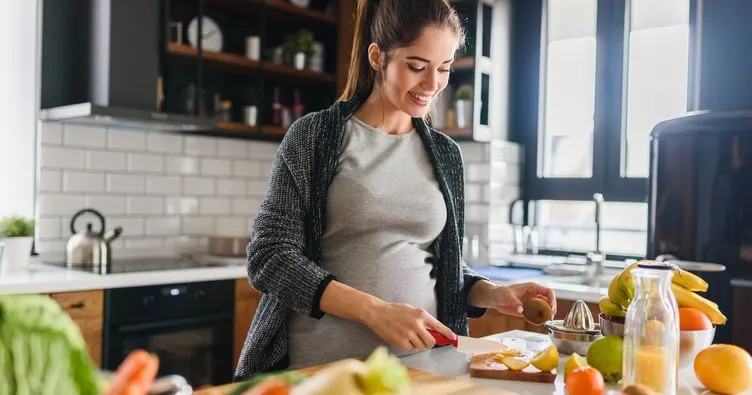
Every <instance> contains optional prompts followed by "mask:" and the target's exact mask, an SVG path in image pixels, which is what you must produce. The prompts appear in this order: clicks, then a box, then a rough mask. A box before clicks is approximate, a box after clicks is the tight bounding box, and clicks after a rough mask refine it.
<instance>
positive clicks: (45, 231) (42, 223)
mask: <svg viewBox="0 0 752 395" xmlns="http://www.w3.org/2000/svg"><path fill="white" fill-rule="evenodd" d="M37 225H38V231H37V235H38V236H39V238H40V239H59V238H61V237H63V233H62V228H61V226H60V218H56V217H42V218H39V221H38V223H37Z"/></svg>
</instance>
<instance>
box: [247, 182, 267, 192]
mask: <svg viewBox="0 0 752 395" xmlns="http://www.w3.org/2000/svg"><path fill="white" fill-rule="evenodd" d="M268 183H269V181H267V180H250V181H248V195H249V196H264V194H265V193H266V187H267V184H268Z"/></svg>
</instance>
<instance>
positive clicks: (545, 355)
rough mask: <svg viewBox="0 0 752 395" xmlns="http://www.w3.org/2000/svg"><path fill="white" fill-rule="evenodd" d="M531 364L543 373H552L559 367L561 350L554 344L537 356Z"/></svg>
mask: <svg viewBox="0 0 752 395" xmlns="http://www.w3.org/2000/svg"><path fill="white" fill-rule="evenodd" d="M530 364H531V365H533V366H534V367H535V368H536V369H538V370H540V371H541V372H550V371H552V370H554V369H556V367H557V366H559V350H557V349H556V346H555V345H553V344H552V345H550V346H548V347H546V348H545V349H543V350H541V351H540V352H539V353H537V354H535V356H534V357H533V359H531V360H530Z"/></svg>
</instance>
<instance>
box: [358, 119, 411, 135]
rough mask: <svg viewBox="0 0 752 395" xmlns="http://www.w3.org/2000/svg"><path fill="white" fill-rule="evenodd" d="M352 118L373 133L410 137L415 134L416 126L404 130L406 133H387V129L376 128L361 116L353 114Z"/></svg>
mask: <svg viewBox="0 0 752 395" xmlns="http://www.w3.org/2000/svg"><path fill="white" fill-rule="evenodd" d="M350 119H351V120H352V121H353V122H355V123H356V124H358V125H359V126H361V127H363V128H364V129H366V130H367V131H369V132H372V133H377V134H379V135H381V136H384V137H388V138H406V137H409V136H411V135H413V134H415V128H414V127H413V128H412V129H410V130H409V131H407V132H404V133H397V134H392V133H387V132H385V131H383V130H381V129H378V128H375V127H373V126H371V125H369V124H367V123H365V122H363V120H361V119H360V118H358V117H356V116H355V115H352V116H351V117H350Z"/></svg>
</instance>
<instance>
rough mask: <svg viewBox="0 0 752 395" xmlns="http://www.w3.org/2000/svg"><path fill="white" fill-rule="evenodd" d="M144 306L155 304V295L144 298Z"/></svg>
mask: <svg viewBox="0 0 752 395" xmlns="http://www.w3.org/2000/svg"><path fill="white" fill-rule="evenodd" d="M142 302H143V304H144V306H149V305H150V304H152V303H154V295H149V296H144V297H143V299H142Z"/></svg>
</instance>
